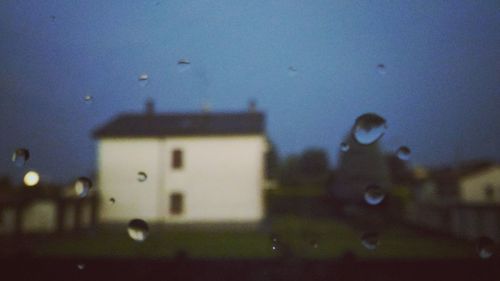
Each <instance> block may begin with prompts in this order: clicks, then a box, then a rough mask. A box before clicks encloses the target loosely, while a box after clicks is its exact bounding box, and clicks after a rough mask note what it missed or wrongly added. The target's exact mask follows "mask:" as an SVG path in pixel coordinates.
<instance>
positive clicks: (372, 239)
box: [361, 232, 378, 250]
mask: <svg viewBox="0 0 500 281" xmlns="http://www.w3.org/2000/svg"><path fill="white" fill-rule="evenodd" d="M361 244H362V245H363V246H364V247H365V248H366V249H368V250H375V249H377V246H378V233H377V232H365V233H363V235H362V236H361Z"/></svg>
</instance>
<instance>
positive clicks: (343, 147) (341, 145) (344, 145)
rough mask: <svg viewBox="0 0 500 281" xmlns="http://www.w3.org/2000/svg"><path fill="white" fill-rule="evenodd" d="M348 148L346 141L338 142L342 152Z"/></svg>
mask: <svg viewBox="0 0 500 281" xmlns="http://www.w3.org/2000/svg"><path fill="white" fill-rule="evenodd" d="M350 148H351V147H350V146H349V144H348V143H346V142H343V143H341V144H340V151H342V152H347V151H349V149H350Z"/></svg>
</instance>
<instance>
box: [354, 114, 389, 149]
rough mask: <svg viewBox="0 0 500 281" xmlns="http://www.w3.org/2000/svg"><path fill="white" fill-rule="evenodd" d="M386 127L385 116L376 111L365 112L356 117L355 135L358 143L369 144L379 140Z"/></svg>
mask: <svg viewBox="0 0 500 281" xmlns="http://www.w3.org/2000/svg"><path fill="white" fill-rule="evenodd" d="M386 129H387V124H386V121H385V119H384V118H382V117H380V116H379V115H377V114H375V113H365V114H363V115H361V116H359V117H358V118H356V123H355V124H354V128H353V136H354V139H355V140H356V141H357V142H358V143H360V144H364V145H368V144H372V143H374V142H376V141H378V140H379V139H380V138H381V137H382V136H383V135H384V133H385V130H386Z"/></svg>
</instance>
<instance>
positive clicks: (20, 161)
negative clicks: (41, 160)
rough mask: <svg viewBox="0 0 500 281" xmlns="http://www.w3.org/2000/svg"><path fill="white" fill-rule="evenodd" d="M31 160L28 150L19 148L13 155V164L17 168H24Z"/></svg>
mask: <svg viewBox="0 0 500 281" xmlns="http://www.w3.org/2000/svg"><path fill="white" fill-rule="evenodd" d="M29 159H30V152H29V150H27V149H26V148H18V149H16V151H14V153H12V162H13V163H14V165H16V166H17V167H22V166H24V164H25V163H26V161H28V160H29Z"/></svg>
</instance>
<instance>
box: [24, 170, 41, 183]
mask: <svg viewBox="0 0 500 281" xmlns="http://www.w3.org/2000/svg"><path fill="white" fill-rule="evenodd" d="M39 181H40V175H39V174H38V173H37V172H35V171H29V172H27V173H26V174H25V175H24V178H23V182H24V184H25V185H26V186H35V185H37V184H38V182H39Z"/></svg>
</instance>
